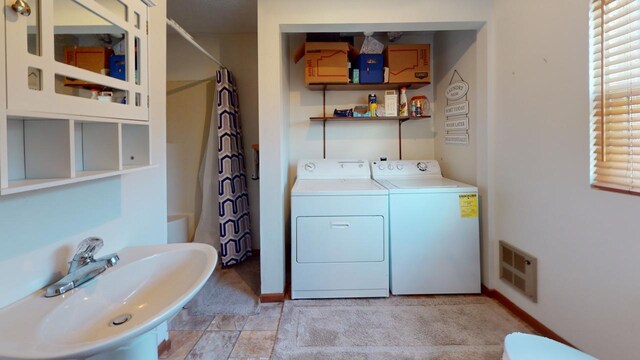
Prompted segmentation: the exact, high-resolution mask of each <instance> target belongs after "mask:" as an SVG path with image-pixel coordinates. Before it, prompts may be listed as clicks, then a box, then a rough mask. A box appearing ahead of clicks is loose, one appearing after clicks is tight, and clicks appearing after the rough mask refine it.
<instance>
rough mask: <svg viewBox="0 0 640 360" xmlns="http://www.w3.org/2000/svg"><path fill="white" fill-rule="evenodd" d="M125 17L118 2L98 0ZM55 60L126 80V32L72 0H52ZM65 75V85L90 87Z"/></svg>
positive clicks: (124, 12) (122, 8)
mask: <svg viewBox="0 0 640 360" xmlns="http://www.w3.org/2000/svg"><path fill="white" fill-rule="evenodd" d="M98 3H99V4H101V5H102V6H104V7H106V8H109V9H111V12H113V13H114V14H120V16H124V17H125V18H126V14H127V9H126V6H124V5H123V4H122V3H121V2H120V1H117V0H102V1H99V2H98ZM54 37H55V39H54V43H55V59H56V61H58V62H62V63H66V64H69V65H71V66H75V67H79V68H82V69H85V70H89V71H93V72H95V73H100V74H103V75H106V76H111V77H113V78H116V79H120V80H124V81H127V78H128V74H126V71H125V70H126V68H127V66H126V64H127V32H126V31H125V30H123V29H122V28H121V27H119V26H117V25H115V24H113V23H112V22H110V21H109V20H107V19H105V18H103V17H101V16H99V15H97V14H95V13H93V12H92V11H90V10H89V9H88V8H85V7H84V6H82V5H80V4H78V3H77V2H76V1H73V0H55V1H54ZM92 85H93V84H91V83H88V82H86V81H81V80H77V79H71V78H67V79H66V80H65V81H64V86H77V87H85V88H86V87H91V86H92Z"/></svg>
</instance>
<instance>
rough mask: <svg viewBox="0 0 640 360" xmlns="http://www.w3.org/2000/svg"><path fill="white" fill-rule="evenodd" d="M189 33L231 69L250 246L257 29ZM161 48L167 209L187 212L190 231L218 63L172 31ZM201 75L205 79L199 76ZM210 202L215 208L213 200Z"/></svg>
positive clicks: (255, 203) (256, 223) (254, 209)
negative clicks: (164, 51) (163, 49)
mask: <svg viewBox="0 0 640 360" xmlns="http://www.w3.org/2000/svg"><path fill="white" fill-rule="evenodd" d="M193 35H194V37H195V39H196V41H198V43H200V44H201V45H202V46H203V47H204V48H205V49H207V51H208V52H209V53H211V54H212V55H213V56H215V57H216V58H217V59H219V60H220V61H222V63H224V64H225V66H227V67H228V68H229V70H231V71H232V72H233V75H234V76H235V77H236V80H237V85H238V95H239V100H240V116H241V121H242V130H243V136H244V138H243V141H244V152H245V158H246V165H247V177H248V186H249V202H250V207H251V224H252V229H253V231H252V237H253V239H252V241H253V247H254V248H259V246H260V242H259V234H260V220H259V219H260V214H259V210H260V207H259V181H256V180H251V179H250V178H251V175H252V172H251V169H250V165H251V160H252V153H251V144H255V143H257V142H258V114H257V107H258V90H257V81H256V79H257V76H258V75H257V71H258V68H257V66H258V58H257V35H256V34H224V35H223V34H193ZM167 48H168V51H167V80H168V88H169V91H168V93H167V143H168V144H167V146H168V154H167V155H168V162H169V163H168V175H167V182H168V209H169V210H168V211H169V214H189V215H190V216H191V218H192V222H191V231H190V232H191V234H190V235H193V227H194V224H196V223H197V221H198V219H199V216H200V208H201V201H202V194H201V189H200V185H199V183H198V181H199V180H198V173H199V170H200V165H201V160H202V155H203V154H204V150H205V149H204V147H205V144H206V142H207V139H208V135H209V126H210V124H211V117H212V113H214V112H215V107H214V99H215V80H213V79H212V77H213V76H215V72H216V70H218V65H217V64H215V63H214V62H212V61H211V60H209V59H208V58H207V57H205V56H204V55H202V54H201V53H200V52H198V51H197V50H196V49H195V48H193V47H192V45H191V44H189V43H188V42H186V41H185V40H184V39H183V38H182V37H180V36H179V35H177V34H170V35H169V36H168V40H167ZM205 79H207V80H206V81H202V80H205ZM214 120H215V119H214ZM216 144H217V141H216ZM216 148H217V146H216ZM216 166H217V165H216ZM214 169H217V167H214ZM214 201H217V199H214ZM215 208H216V209H217V205H215ZM216 213H217V211H216ZM215 222H217V220H216V221H215ZM215 233H217V232H215Z"/></svg>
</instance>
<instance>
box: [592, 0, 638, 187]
mask: <svg viewBox="0 0 640 360" xmlns="http://www.w3.org/2000/svg"><path fill="white" fill-rule="evenodd" d="M590 24H591V29H590V33H591V36H590V38H591V41H590V43H591V44H590V45H591V71H590V72H591V136H592V139H591V150H592V153H591V184H592V186H594V187H598V188H605V189H612V190H618V191H623V192H630V193H635V194H639V195H640V0H593V1H592V2H591V14H590Z"/></svg>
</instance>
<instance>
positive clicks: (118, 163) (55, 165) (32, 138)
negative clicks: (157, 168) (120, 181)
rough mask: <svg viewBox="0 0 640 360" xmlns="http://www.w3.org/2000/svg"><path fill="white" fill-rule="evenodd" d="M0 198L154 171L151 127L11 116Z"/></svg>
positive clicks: (138, 124) (124, 123)
mask: <svg viewBox="0 0 640 360" xmlns="http://www.w3.org/2000/svg"><path fill="white" fill-rule="evenodd" d="M6 129H7V148H6V159H7V161H5V162H3V164H2V168H1V169H0V171H1V172H2V173H4V174H6V175H5V176H2V177H1V179H2V184H1V186H0V195H9V194H15V193H20V192H25V191H32V190H39V189H45V188H49V187H54V186H61V185H67V184H73V183H77V182H81V181H88V180H95V179H100V178H105V177H110V176H117V175H122V174H126V173H129V172H133V171H137V170H142V169H148V168H152V167H154V166H153V165H152V164H151V157H150V142H149V125H148V123H140V122H138V123H137V124H135V125H134V124H130V123H128V122H127V121H119V120H117V119H112V121H104V119H102V120H101V121H99V122H98V121H90V120H88V119H87V118H83V119H81V120H78V119H74V118H69V119H60V118H43V117H25V116H8V117H7V121H6Z"/></svg>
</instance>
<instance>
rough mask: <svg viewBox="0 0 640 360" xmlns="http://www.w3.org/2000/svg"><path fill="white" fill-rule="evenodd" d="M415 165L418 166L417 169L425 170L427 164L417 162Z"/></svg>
mask: <svg viewBox="0 0 640 360" xmlns="http://www.w3.org/2000/svg"><path fill="white" fill-rule="evenodd" d="M417 166H418V170H420V171H427V164H426V163H423V162H419V163H418V165H417Z"/></svg>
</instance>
